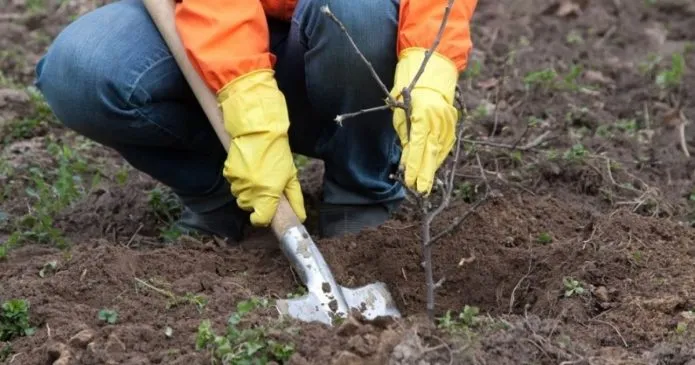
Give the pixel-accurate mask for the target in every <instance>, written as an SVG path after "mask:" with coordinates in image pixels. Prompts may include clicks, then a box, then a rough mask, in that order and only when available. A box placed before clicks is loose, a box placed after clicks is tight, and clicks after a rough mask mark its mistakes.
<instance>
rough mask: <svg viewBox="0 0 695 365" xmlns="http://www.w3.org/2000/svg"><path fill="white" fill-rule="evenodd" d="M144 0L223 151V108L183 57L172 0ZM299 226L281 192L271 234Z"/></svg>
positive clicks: (225, 136)
mask: <svg viewBox="0 0 695 365" xmlns="http://www.w3.org/2000/svg"><path fill="white" fill-rule="evenodd" d="M143 2H144V4H145V7H146V8H147V11H148V13H149V14H150V17H151V18H152V20H153V21H154V23H155V25H156V26H157V29H158V30H159V33H160V34H161V35H162V37H163V38H164V41H165V42H166V44H167V46H168V47H169V50H170V51H171V53H172V54H173V56H174V59H175V60H176V63H177V64H178V66H179V68H180V69H181V72H182V73H183V75H184V77H185V78H186V81H187V82H188V84H189V85H190V87H191V89H192V90H193V93H194V94H195V96H196V98H197V99H198V102H199V103H200V105H201V107H202V108H203V111H204V112H205V115H206V116H207V117H208V120H209V121H210V124H211V125H212V127H213V128H214V129H215V133H217V137H218V138H219V139H220V142H222V145H223V146H224V148H225V150H227V151H228V150H229V145H230V137H229V135H228V134H227V132H226V130H225V128H224V119H223V117H222V111H221V110H220V107H219V106H218V103H217V98H216V96H215V95H214V94H213V93H212V91H211V90H210V89H209V88H208V86H207V85H206V84H205V82H204V81H203V80H202V79H201V78H200V75H198V73H197V72H196V70H195V69H194V68H193V65H192V64H191V61H190V60H189V59H188V57H187V56H186V51H185V49H184V47H183V43H182V42H181V38H179V35H178V33H177V31H176V23H175V21H174V16H175V7H176V2H175V0H143ZM299 225H301V223H300V222H299V219H298V218H297V215H296V214H295V213H294V210H292V207H291V206H290V204H289V202H288V201H287V198H286V197H285V196H284V195H282V196H280V203H279V205H278V209H277V212H276V213H275V216H274V217H273V220H272V221H271V223H270V227H271V229H272V230H273V233H274V234H275V236H276V237H277V238H278V239H281V238H282V237H283V236H284V234H285V232H286V231H287V230H288V229H289V228H292V227H295V226H299Z"/></svg>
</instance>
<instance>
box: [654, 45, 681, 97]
mask: <svg viewBox="0 0 695 365" xmlns="http://www.w3.org/2000/svg"><path fill="white" fill-rule="evenodd" d="M684 72H685V58H684V57H683V55H682V54H680V53H674V54H672V55H671V67H669V68H668V69H666V70H663V71H661V72H659V73H658V74H657V75H656V80H655V81H656V84H657V85H658V86H659V87H661V88H664V89H668V88H675V87H678V86H680V84H681V82H682V81H683V73H684Z"/></svg>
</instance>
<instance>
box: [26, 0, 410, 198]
mask: <svg viewBox="0 0 695 365" xmlns="http://www.w3.org/2000/svg"><path fill="white" fill-rule="evenodd" d="M325 4H328V5H329V6H330V7H331V9H332V11H333V12H334V13H335V14H336V15H337V16H338V17H339V18H340V19H341V20H342V21H343V23H344V24H345V25H346V27H347V29H348V30H349V31H350V33H351V35H352V37H353V38H354V40H355V42H356V44H357V45H358V46H359V47H360V49H361V50H362V51H363V53H364V54H365V56H366V57H367V58H368V59H369V60H370V61H371V63H372V64H373V66H374V67H375V69H376V71H377V72H378V74H379V75H380V77H381V79H382V80H383V81H384V83H385V84H386V86H387V87H389V88H390V87H391V86H392V84H393V74H394V71H395V65H396V62H397V58H396V52H395V50H396V34H397V22H398V20H397V18H398V0H342V1H339V0H302V1H300V2H299V4H298V7H297V9H296V11H295V14H294V17H293V19H292V21H291V22H280V21H276V20H273V19H268V24H269V27H270V31H271V36H270V45H271V51H272V52H273V53H274V54H275V55H276V56H277V64H276V67H275V71H276V78H277V81H278V84H279V87H280V89H281V90H282V91H283V92H284V94H285V97H286V99H287V103H288V109H289V115H290V123H291V125H290V129H289V137H290V145H291V148H292V150H293V152H295V153H299V154H303V155H306V156H310V157H314V158H318V159H321V160H323V161H324V163H325V175H324V182H323V194H324V195H323V201H324V202H327V203H333V204H374V203H383V204H384V205H387V206H393V205H397V203H398V202H399V201H401V200H402V199H403V197H404V190H403V188H402V186H401V185H400V184H398V183H396V182H394V181H392V180H391V179H389V175H390V174H391V173H393V172H395V171H396V169H397V164H398V161H399V158H400V152H401V151H400V145H399V143H398V138H397V136H396V134H395V132H394V130H393V127H392V124H391V112H388V111H384V112H377V113H370V114H365V115H362V116H360V117H357V118H354V119H350V120H347V121H345V122H344V124H343V126H342V127H340V126H338V125H337V124H336V123H335V122H334V120H333V119H334V118H335V116H336V115H338V114H341V113H347V112H354V111H357V110H360V109H363V108H368V107H374V106H379V105H382V104H383V98H384V95H383V93H382V91H381V90H380V89H379V87H378V85H377V83H376V82H375V81H374V80H373V79H372V78H371V76H370V73H369V72H368V70H367V68H366V66H365V65H364V64H363V63H362V61H361V60H360V59H359V58H358V56H357V54H356V53H355V52H354V50H353V49H352V47H351V45H350V43H349V41H348V40H347V38H346V37H345V34H343V33H342V32H341V30H340V29H339V28H338V27H337V25H336V24H335V23H333V22H332V20H330V19H329V18H328V17H327V16H326V15H325V14H322V13H321V12H320V7H321V6H322V5H325ZM229 51H230V52H234V50H233V49H232V50H229ZM36 73H37V80H36V86H37V87H38V88H39V90H40V91H41V92H42V93H43V95H44V96H45V98H46V101H47V102H48V104H49V105H50V107H51V108H52V110H53V112H54V113H55V115H56V117H57V118H58V119H59V120H60V121H61V122H62V123H63V124H64V125H65V126H67V127H68V128H70V129H72V130H74V131H76V132H77V133H79V134H82V135H84V136H86V137H87V138H90V139H92V140H94V141H96V142H98V143H101V144H103V145H105V146H108V147H110V148H113V149H114V150H116V151H118V152H119V153H120V154H121V155H122V156H123V157H124V158H125V159H126V160H127V161H128V162H129V163H130V164H131V165H132V166H134V167H135V168H137V169H139V170H140V171H143V172H145V173H147V174H149V175H150V176H152V177H153V178H155V179H157V180H159V181H160V182H162V183H164V184H165V185H167V186H169V187H171V188H172V189H173V190H174V191H175V192H177V193H179V194H180V195H187V196H205V195H206V194H208V193H209V192H211V191H215V189H219V187H220V185H221V184H225V183H226V182H225V181H224V180H223V179H224V178H223V177H222V175H221V173H222V165H223V162H224V160H225V158H226V154H225V151H224V149H223V147H222V145H221V143H220V142H219V140H218V139H217V136H216V134H215V132H214V130H213V129H212V127H211V126H210V125H209V123H208V121H207V118H206V117H205V115H204V113H203V111H202V109H201V108H200V106H199V105H198V103H197V101H196V99H195V97H194V95H193V93H192V92H191V90H190V89H189V88H188V85H187V83H186V81H185V79H184V77H183V75H182V73H181V71H180V70H179V68H178V67H177V65H176V62H175V60H174V58H173V56H172V55H171V54H170V52H169V50H168V48H167V46H166V44H165V42H164V40H163V39H162V38H161V36H160V34H159V33H158V31H157V29H156V28H155V25H154V24H153V22H152V20H151V19H150V17H149V15H148V13H147V11H146V9H145V7H144V5H143V4H142V2H141V0H119V1H117V2H114V3H110V4H108V5H105V6H103V7H100V8H98V9H96V10H94V11H92V12H90V13H87V14H85V15H83V16H82V17H80V18H79V19H77V20H76V21H75V22H73V23H72V24H70V25H68V26H67V27H66V28H65V29H64V30H63V31H62V32H61V33H60V34H59V35H58V37H57V38H56V39H55V41H54V43H53V44H52V45H51V46H50V47H49V49H48V51H47V53H46V54H45V55H44V57H43V58H42V59H41V60H40V62H39V63H38V65H37V67H36ZM392 203H395V204H392Z"/></svg>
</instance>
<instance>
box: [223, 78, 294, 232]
mask: <svg viewBox="0 0 695 365" xmlns="http://www.w3.org/2000/svg"><path fill="white" fill-rule="evenodd" d="M274 76H275V74H274V72H273V70H265V69H264V70H259V71H254V72H251V73H249V74H247V75H243V76H241V77H239V78H238V79H236V80H234V81H232V82H231V83H230V84H229V85H227V86H225V87H224V88H223V89H222V90H221V91H220V92H219V93H218V96H217V100H218V102H219V103H220V106H221V108H222V114H223V117H224V124H225V129H226V131H227V132H228V133H229V134H230V136H231V145H230V147H229V153H228V156H227V159H226V161H225V163H224V170H223V175H224V176H225V178H226V179H227V180H228V181H229V183H230V185H231V190H232V194H233V195H234V196H235V197H236V198H237V203H238V204H239V207H240V208H241V209H244V210H246V211H253V213H252V214H251V223H252V224H253V225H254V226H268V225H269V224H270V221H271V220H272V219H273V216H275V211H276V209H277V207H278V203H279V198H280V196H281V194H283V193H284V194H285V196H286V197H287V200H288V201H289V203H290V206H291V207H292V209H293V210H294V212H295V214H297V217H298V218H299V220H300V221H301V222H304V220H305V219H306V211H305V208H304V197H303V195H302V190H301V187H300V185H299V180H298V179H297V168H296V167H295V165H294V159H293V158H292V152H291V151H290V145H289V138H288V136H287V130H288V128H289V125H290V122H289V116H288V113H287V104H286V101H285V97H284V95H283V94H282V92H281V91H280V89H279V88H278V86H277V82H276V80H275V78H274Z"/></svg>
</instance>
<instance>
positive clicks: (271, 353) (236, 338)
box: [195, 299, 295, 364]
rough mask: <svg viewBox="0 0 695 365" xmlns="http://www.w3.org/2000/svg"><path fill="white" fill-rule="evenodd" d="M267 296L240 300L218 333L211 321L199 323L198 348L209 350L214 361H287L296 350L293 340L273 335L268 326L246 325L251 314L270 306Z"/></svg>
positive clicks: (251, 362)
mask: <svg viewBox="0 0 695 365" xmlns="http://www.w3.org/2000/svg"><path fill="white" fill-rule="evenodd" d="M269 304H270V303H269V301H267V300H266V299H249V300H245V301H242V302H239V303H238V304H237V306H236V312H234V313H232V314H231V315H230V316H229V319H228V320H227V328H226V330H225V332H224V333H223V334H220V335H218V334H217V333H215V331H214V330H213V328H212V324H211V323H210V321H209V320H203V321H202V322H201V323H200V325H199V326H198V334H197V337H196V343H195V346H196V349H197V350H199V351H200V350H208V351H210V354H211V360H212V363H213V364H268V363H286V362H287V361H288V360H289V359H290V357H291V356H292V354H293V353H294V351H295V348H294V345H293V344H291V343H285V342H279V341H276V340H273V339H272V338H270V337H269V336H268V334H267V332H268V328H266V327H265V326H262V325H255V326H244V325H243V322H244V319H245V317H246V315H247V314H248V313H250V312H251V311H253V310H255V309H257V308H265V307H267V306H268V305H269Z"/></svg>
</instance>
